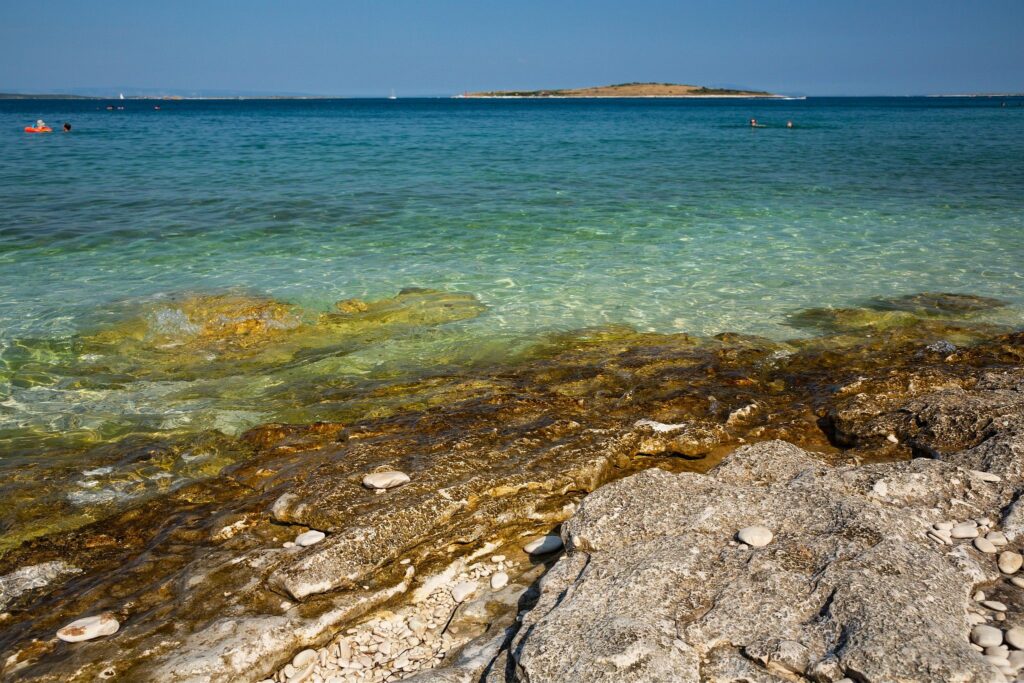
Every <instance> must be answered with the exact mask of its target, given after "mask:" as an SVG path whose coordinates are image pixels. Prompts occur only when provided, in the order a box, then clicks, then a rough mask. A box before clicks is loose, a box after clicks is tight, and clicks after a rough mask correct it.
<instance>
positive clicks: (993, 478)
mask: <svg viewBox="0 0 1024 683" xmlns="http://www.w3.org/2000/svg"><path fill="white" fill-rule="evenodd" d="M968 472H969V473H970V474H971V476H974V477H977V478H978V479H981V480H982V481H990V482H992V483H995V482H998V481H1002V480H1003V478H1002V477H1000V476H999V475H998V474H992V473H991V472H982V471H980V470H968Z"/></svg>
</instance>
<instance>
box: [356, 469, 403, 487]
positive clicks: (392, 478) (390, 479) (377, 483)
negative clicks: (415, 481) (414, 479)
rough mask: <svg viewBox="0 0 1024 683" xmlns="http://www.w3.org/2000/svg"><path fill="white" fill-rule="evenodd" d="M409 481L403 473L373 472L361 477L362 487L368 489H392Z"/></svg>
mask: <svg viewBox="0 0 1024 683" xmlns="http://www.w3.org/2000/svg"><path fill="white" fill-rule="evenodd" d="M410 481H411V479H409V475H408V474H406V473H405V472H398V471H389V472H374V473H373V474H368V475H366V476H365V477H363V486H365V487H366V488H368V489H393V488H395V487H396V486H401V485H402V484H408V483H409V482H410Z"/></svg>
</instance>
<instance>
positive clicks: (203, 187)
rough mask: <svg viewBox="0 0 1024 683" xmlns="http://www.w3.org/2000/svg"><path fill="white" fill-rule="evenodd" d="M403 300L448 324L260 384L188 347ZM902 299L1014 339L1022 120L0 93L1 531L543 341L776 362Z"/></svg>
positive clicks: (355, 348)
mask: <svg viewBox="0 0 1024 683" xmlns="http://www.w3.org/2000/svg"><path fill="white" fill-rule="evenodd" d="M751 118H756V119H757V120H758V121H759V122H760V123H761V124H762V125H763V127H759V128H751V126H750V125H749V120H750V119H751ZM37 119H43V120H45V121H46V122H47V123H48V124H49V125H50V126H52V127H53V129H54V131H55V132H53V133H51V134H26V133H24V132H23V128H24V127H25V126H28V125H31V124H33V123H34V122H35V121H36V120H37ZM65 122H68V123H70V124H71V126H72V130H71V132H70V133H63V132H61V131H60V128H61V126H62V124H64V123H65ZM787 122H792V124H793V126H792V127H791V128H790V127H787V125H786V124H787ZM402 291H405V292H407V293H408V292H413V293H417V292H419V293H421V294H422V293H424V292H426V293H428V294H429V296H428V298H429V297H435V298H437V297H440V299H438V300H440V301H442V302H445V301H447V299H445V298H444V297H445V296H448V295H452V296H454V295H455V294H456V293H458V294H459V295H468V296H469V300H471V301H474V302H476V303H475V304H474V307H471V308H470V309H467V312H465V314H463V313H462V312H460V313H457V314H453V315H451V316H450V317H447V318H446V317H444V316H443V315H442V316H440V317H437V316H434V317H431V315H432V314H431V315H424V316H423V320H422V321H421V322H423V324H415V321H416V319H417V318H416V314H407V312H406V313H401V314H399V317H400V318H401V320H400V321H399V323H400V324H395V320H396V319H395V318H394V317H392V318H388V319H387V320H385V321H384V323H383V325H384V329H383V331H381V330H382V328H380V327H374V328H373V330H374V331H371V332H367V331H366V329H364V328H363V327H359V329H358V330H356V331H355V332H352V334H350V335H349V336H348V337H346V343H344V344H322V343H320V341H317V342H316V343H315V344H314V346H316V348H317V349H318V352H317V353H313V354H306V355H303V353H295V348H300V350H305V349H307V347H306V346H303V344H301V343H300V344H293V346H291V347H287V348H285V349H284V350H283V351H281V352H280V353H276V354H275V353H264V351H265V349H264V350H262V351H260V353H261V354H263V355H261V356H260V357H259V359H258V362H255V361H253V360H252V357H251V356H246V355H245V354H246V353H248V351H247V350H246V349H244V348H239V346H238V344H235V345H234V346H232V347H231V352H232V353H234V354H235V356H232V362H231V363H224V364H221V365H218V358H217V353H215V352H212V351H211V348H214V349H219V348H221V347H217V346H216V343H215V342H216V340H214V341H213V342H211V343H212V344H213V346H210V345H209V344H205V342H204V343H203V344H197V343H196V341H195V339H196V335H197V334H201V333H200V332H197V330H200V329H201V328H202V327H203V325H204V324H210V321H209V320H206V321H205V322H204V321H200V320H196V319H194V316H195V315H196V313H195V311H196V310H200V309H201V310H204V311H206V312H207V313H208V314H209V315H212V316H214V318H216V320H217V321H220V322H219V323H217V324H220V323H223V321H224V320H225V316H227V317H228V318H230V316H231V314H230V313H225V312H224V310H225V309H224V308H223V306H221V303H223V301H224V299H223V297H228V298H230V297H235V298H234V299H231V301H234V302H235V303H237V302H239V301H241V302H243V303H242V304H239V305H243V306H248V305H250V304H252V305H253V306H255V310H257V313H256V314H254V315H255V318H253V317H252V316H250V320H249V322H250V323H251V322H252V320H256V324H257V326H260V325H262V327H261V328H260V329H261V330H263V331H266V330H267V329H270V328H274V326H275V325H279V326H282V327H288V326H294V325H300V324H303V325H316V322H315V321H316V320H318V316H330V315H336V314H337V313H338V311H339V310H340V311H342V313H344V312H345V311H349V312H351V311H356V312H357V313H358V311H359V310H361V309H360V308H359V307H360V306H364V304H363V303H359V304H356V305H355V307H353V306H352V305H348V307H347V308H346V306H345V305H343V306H341V307H340V308H339V306H338V302H340V301H348V300H353V299H355V300H359V301H360V302H366V303H367V305H368V306H369V309H370V310H371V311H372V310H375V309H373V306H374V304H373V302H380V301H394V297H396V295H398V294H399V292H402ZM918 292H953V293H969V294H972V295H979V296H985V297H993V298H996V299H1000V300H1002V301H1004V302H1006V303H1007V306H1005V307H1003V308H1000V309H998V311H997V312H993V313H992V314H991V315H992V316H993V322H997V323H999V324H1002V325H1010V326H1014V325H1018V326H1019V325H1021V321H1022V318H1021V311H1022V310H1024V98H1020V97H964V98H951V97H944V98H926V97H901V98H815V97H810V98H807V99H801V100H764V99H707V100H692V99H691V100H676V99H608V100H603V99H600V100H598V99H588V100H574V99H521V100H509V99H500V100H486V99H448V98H433V99H398V100H386V99H323V100H319V99H312V100H283V99H282V100H132V99H129V100H124V101H109V102H108V101H103V100H10V101H0V482H5V483H3V484H0V492H2V493H4V494H5V496H4V497H5V501H6V502H5V503H4V504H3V505H0V537H3V538H9V539H10V540H11V542H14V541H15V540H17V539H21V538H24V537H26V536H31V535H38V534H40V533H46V532H47V531H52V530H54V529H55V528H64V527H66V526H67V525H75V524H80V523H83V522H84V521H88V520H89V519H93V518H95V517H96V515H97V514H99V513H97V512H96V510H97V509H101V508H102V506H104V505H113V504H115V503H117V501H122V500H126V499H132V497H133V496H136V497H137V496H140V495H146V494H148V493H152V492H153V491H160V490H167V489H168V488H173V487H175V486H180V485H182V484H184V483H187V482H188V481H193V480H195V479H196V478H200V477H203V476H212V474H214V473H215V472H216V471H217V470H218V468H220V467H222V466H223V465H224V464H225V463H226V462H230V461H231V458H232V457H234V456H232V455H230V454H228V455H225V454H224V453H226V452H228V451H230V450H231V449H230V448H228V447H221V446H211V445H209V443H212V442H203V443H205V444H206V445H202V446H195V445H192V446H188V447H185V446H180V445H179V446H176V447H175V448H174V449H172V451H173V452H172V454H171V455H169V456H167V461H166V462H164V463H163V464H160V465H153V464H152V463H150V464H146V465H140V464H138V459H137V458H135V459H133V458H124V457H122V455H123V452H126V450H127V448H128V446H127V445H125V444H133V446H132V447H133V448H135V447H139V446H138V444H140V443H150V442H160V440H162V439H170V440H172V441H173V440H174V439H178V440H179V441H174V443H181V442H180V439H182V438H191V437H193V436H195V435H199V434H204V435H208V436H209V435H211V434H212V435H213V437H210V438H213V439H214V440H215V438H217V435H222V436H223V437H224V439H231V438H233V437H235V436H237V435H238V434H240V433H243V432H244V431H245V430H246V429H248V428H250V427H252V426H255V425H258V424H262V423H266V422H274V421H292V422H301V421H308V420H312V419H355V418H358V417H359V416H360V415H361V414H373V410H374V407H373V405H372V403H373V402H372V400H367V399H366V392H367V390H368V388H370V387H373V388H376V389H377V390H379V387H380V386H382V385H386V384H388V383H402V382H405V383H408V382H415V381H417V380H420V379H422V378H424V377H429V376H432V375H437V374H444V373H457V372H460V371H463V370H465V369H466V368H472V367H480V366H481V365H485V364H501V363H515V362H517V360H518V359H522V358H528V357H529V355H530V349H532V348H534V347H535V346H536V345H537V344H538V343H539V342H540V341H541V340H545V339H551V338H552V335H563V338H564V335H566V334H568V335H570V336H571V335H572V334H573V333H574V332H575V331H580V330H588V329H599V328H605V327H619V328H628V329H633V330H637V331H641V332H659V333H679V332H685V333H688V334H693V335H714V334H717V333H720V332H736V333H743V334H751V335H761V336H766V337H769V338H773V339H787V338H791V337H800V336H803V335H807V334H812V333H813V332H812V331H809V330H807V329H805V328H802V327H800V326H798V325H794V324H793V320H794V317H793V316H794V314H795V313H797V312H799V311H801V310H804V309H808V308H821V307H824V308H844V307H857V306H861V305H863V304H864V302H865V301H870V300H873V299H877V298H878V297H893V296H901V295H909V294H914V293H918ZM190 297H191V299H190ZM196 297H199V299H196ZM203 297H207V298H205V299H204V298H203ZM217 297H222V298H221V299H218V298H217ZM399 298H401V297H399ZM414 298H415V297H414ZM197 300H198V301H200V304H196V305H194V306H193V307H192V308H188V307H187V306H184V307H183V305H182V303H181V302H182V301H193V302H195V301H197ZM455 300H456V301H457V302H463V303H464V299H458V298H456V299H455ZM430 301H431V302H434V303H431V304H430V305H431V306H435V305H439V306H441V307H442V308H443V307H445V306H449V304H448V303H441V304H437V303H436V302H435V299H430ZM211 302H213V303H211ZM218 302H220V303H218ZM246 302H247V303H246ZM252 302H256V303H255V304H253V303H252ZM268 302H272V303H268ZM476 304H478V306H477V305H476ZM277 305H281V306H286V307H290V308H288V311H289V313H287V315H286V316H285V317H284V318H281V317H280V316H278V317H275V315H276V314H275V313H274V312H273V311H271V312H268V310H270V309H267V308H266V307H267V306H277ZM403 305H404V304H403ZM458 305H459V306H461V305H462V304H458ZM261 307H263V308H261ZM397 308H399V309H401V310H403V311H404V310H405V309H402V307H401V306H398V307H397ZM273 310H277V309H273ZM458 310H459V311H462V309H458ZM388 315H392V314H388ZM189 316H193V317H192V318H190V317H189ZM217 316H220V317H219V318H217ZM261 316H262V317H261ZM402 316H404V317H402ZM384 317H385V318H386V317H387V316H384ZM168 321H171V322H174V321H178V323H180V324H179V325H178V326H177V327H174V326H173V325H171V327H170V328H169V327H168ZM282 321H285V322H282ZM296 321H302V322H301V323H300V322H296ZM311 321H312V322H311ZM215 322H216V321H215ZM370 322H372V323H373V325H377V324H378V323H379V322H380V320H379V319H376V318H375V319H374V320H373V321H370ZM367 324H369V323H367ZM147 325H148V326H149V327H147ZM161 325H163V327H161ZM221 327H222V328H223V325H222V326H221ZM371 327H372V325H371ZM172 328H173V329H172ZM277 332H280V330H277ZM277 332H275V333H277ZM175 334H178V335H179V336H180V337H181V338H174V335H175ZM281 334H283V332H282V333H281ZM118 335H120V336H118ZM285 336H287V335H285ZM314 336H315V335H314ZM275 339H276V338H275ZM97 340H99V341H97ZM237 341H238V340H237V339H235V340H234V342H237ZM234 342H232V343H234ZM270 343H271V345H272V344H273V343H274V342H273V341H272V342H270ZM288 343H292V342H288ZM147 344H150V346H149V347H147V346H146V345H147ZM204 344H205V345H204ZM97 348H99V349H100V351H97ZM176 353H177V354H179V355H177V356H175V355H173V354H176ZM104 354H106V355H104ZM118 354H122V355H125V356H126V357H127V356H131V358H128V359H127V360H126V359H125V358H119V357H116V356H118ZM133 354H134V355H133ZM239 354H240V355H239ZM200 356H201V358H199V360H200V361H202V362H198V361H196V358H197V357H200ZM239 357H242V360H243V361H244V362H236V361H238V358H239ZM328 394H330V395H331V396H333V397H334V400H331V401H325V400H324V396H326V395H328ZM153 440H155V441H153ZM189 443H193V442H189ZM217 443H221V442H217ZM118 444H121V446H118ZM119 448H120V449H121V450H120V451H119V450H118V449H119ZM111 453H114V454H115V455H111ZM118 458H121V459H120V460H119V459H118ZM189 458H191V460H190V459H189ZM149 460H152V458H150V459H149ZM157 460H159V458H157ZM122 461H123V463H127V464H123V466H122V465H120V464H119V463H122ZM147 462H149V461H147ZM197 462H198V463H205V464H202V465H200V464H196V463H197ZM147 468H149V469H147ZM44 508H45V509H54V510H60V515H61V519H62V520H63V521H61V522H59V523H58V522H53V520H50V521H48V522H47V523H46V524H43V525H36V524H35V522H34V521H33V520H36V519H37V518H38V517H39V514H40V513H39V511H40V510H41V509H44ZM54 525H56V526H54ZM61 525H64V526H61ZM4 534H7V535H6V536H4ZM2 550H3V543H2V542H0V551H2Z"/></svg>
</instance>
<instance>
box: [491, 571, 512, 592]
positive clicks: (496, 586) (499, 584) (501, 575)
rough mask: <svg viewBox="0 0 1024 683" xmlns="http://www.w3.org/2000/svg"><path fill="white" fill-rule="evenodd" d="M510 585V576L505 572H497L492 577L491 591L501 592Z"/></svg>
mask: <svg viewBox="0 0 1024 683" xmlns="http://www.w3.org/2000/svg"><path fill="white" fill-rule="evenodd" d="M507 585H508V574H506V573H505V572H495V573H494V574H492V575H491V589H493V590H500V589H502V588H504V587H505V586H507Z"/></svg>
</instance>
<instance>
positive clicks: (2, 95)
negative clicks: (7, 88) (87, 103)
mask: <svg viewBox="0 0 1024 683" xmlns="http://www.w3.org/2000/svg"><path fill="white" fill-rule="evenodd" d="M98 99H101V98H99V97H90V96H89V95H62V94H58V93H53V94H34V93H17V92H0V100H98Z"/></svg>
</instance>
